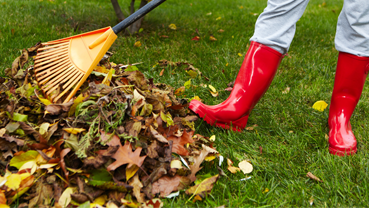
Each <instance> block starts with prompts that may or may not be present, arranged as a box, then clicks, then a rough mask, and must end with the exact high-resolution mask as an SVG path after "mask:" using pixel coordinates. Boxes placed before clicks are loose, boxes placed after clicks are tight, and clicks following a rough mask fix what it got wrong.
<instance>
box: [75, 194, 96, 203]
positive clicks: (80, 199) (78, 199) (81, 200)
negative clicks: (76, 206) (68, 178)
mask: <svg viewBox="0 0 369 208" xmlns="http://www.w3.org/2000/svg"><path fill="white" fill-rule="evenodd" d="M70 196H71V198H72V200H73V201H76V202H77V203H80V204H82V203H85V202H86V201H90V202H93V198H92V197H91V196H89V195H88V194H87V193H74V194H71V195H70Z"/></svg>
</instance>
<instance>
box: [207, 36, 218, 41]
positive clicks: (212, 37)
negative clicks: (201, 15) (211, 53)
mask: <svg viewBox="0 0 369 208" xmlns="http://www.w3.org/2000/svg"><path fill="white" fill-rule="evenodd" d="M209 39H210V40H211V41H216V40H217V39H216V38H215V37H214V36H210V37H209Z"/></svg>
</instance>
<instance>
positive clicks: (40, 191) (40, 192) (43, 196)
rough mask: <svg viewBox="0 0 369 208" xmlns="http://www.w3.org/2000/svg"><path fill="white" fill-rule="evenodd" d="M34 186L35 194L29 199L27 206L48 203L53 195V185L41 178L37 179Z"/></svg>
mask: <svg viewBox="0 0 369 208" xmlns="http://www.w3.org/2000/svg"><path fill="white" fill-rule="evenodd" d="M34 187H36V196H35V197H34V198H33V199H31V200H30V201H29V207H35V206H36V205H37V207H42V206H44V205H46V206H47V205H49V204H50V203H51V200H52V198H53V197H54V192H53V187H52V186H51V185H49V184H46V183H45V181H44V180H43V179H41V180H39V181H38V182H37V183H36V184H35V186H34Z"/></svg>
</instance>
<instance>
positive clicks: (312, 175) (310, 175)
mask: <svg viewBox="0 0 369 208" xmlns="http://www.w3.org/2000/svg"><path fill="white" fill-rule="evenodd" d="M306 176H307V177H309V178H311V179H313V180H316V181H319V182H323V181H322V180H320V178H318V177H316V176H315V175H314V174H312V173H311V172H308V173H307V174H306Z"/></svg>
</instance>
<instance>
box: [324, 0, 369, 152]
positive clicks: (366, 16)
mask: <svg viewBox="0 0 369 208" xmlns="http://www.w3.org/2000/svg"><path fill="white" fill-rule="evenodd" d="M335 44H336V49H337V50H338V51H339V55H338V61H337V69H336V76H335V80H334V88H333V92H332V98H331V105H330V109H329V118H328V124H329V129H330V130H329V152H330V153H331V154H335V155H339V156H343V155H351V154H355V153H356V151H357V147H356V144H357V143H356V139H355V136H354V134H353V132H352V129H351V124H350V118H351V115H352V113H353V111H354V110H355V107H356V105H357V103H358V101H359V99H360V96H361V93H362V90H363V87H364V83H365V79H366V77H367V74H368V70H369V1H367V0H360V1H358V0H345V2H344V5H343V8H342V11H341V14H340V16H339V17H338V23H337V32H336V38H335Z"/></svg>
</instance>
